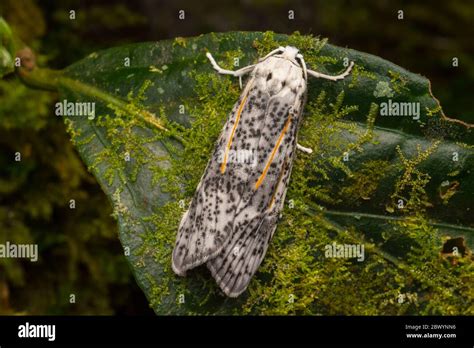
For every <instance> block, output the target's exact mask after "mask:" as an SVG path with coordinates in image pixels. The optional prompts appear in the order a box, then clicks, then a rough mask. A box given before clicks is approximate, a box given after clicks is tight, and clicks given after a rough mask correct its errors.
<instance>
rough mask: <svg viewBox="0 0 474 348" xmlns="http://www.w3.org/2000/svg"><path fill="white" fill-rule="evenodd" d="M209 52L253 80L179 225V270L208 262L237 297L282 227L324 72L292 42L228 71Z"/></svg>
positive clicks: (175, 254) (222, 284) (176, 263)
mask: <svg viewBox="0 0 474 348" xmlns="http://www.w3.org/2000/svg"><path fill="white" fill-rule="evenodd" d="M207 56H208V58H209V60H210V61H211V64H212V66H213V67H214V68H215V69H216V70H217V71H218V72H219V73H221V74H230V75H233V76H237V77H239V78H241V77H242V76H243V75H244V74H247V73H250V79H249V80H248V82H247V84H246V86H245V88H244V89H243V91H242V94H241V96H240V98H239V100H238V101H237V102H236V104H235V105H234V107H233V109H232V112H231V114H230V117H229V119H228V120H227V122H226V123H225V125H224V128H223V130H222V133H221V136H220V137H219V140H218V142H217V144H216V147H215V150H214V152H213V155H212V157H211V159H210V161H209V163H208V165H207V168H206V170H205V172H204V174H203V176H202V178H201V181H200V183H199V185H198V187H197V190H196V193H195V195H194V197H193V199H192V202H191V205H190V207H189V209H188V211H187V212H186V213H185V214H184V216H183V219H182V221H181V223H180V226H179V229H178V235H177V240H176V245H175V248H174V250H173V256H172V267H173V270H174V272H175V273H177V274H178V275H185V273H186V271H187V270H189V269H191V268H194V267H196V266H198V265H201V264H204V263H206V264H207V267H208V268H209V270H210V271H211V273H212V275H213V277H214V278H215V280H216V282H217V283H218V285H219V287H220V288H221V289H222V291H223V292H224V293H225V294H226V295H227V296H230V297H237V296H239V295H240V294H241V293H242V292H244V291H245V289H246V288H247V286H248V284H249V282H250V280H251V278H252V277H253V275H254V274H255V273H256V271H257V269H258V267H259V266H260V264H261V262H262V260H263V257H264V256H265V253H266V251H267V248H268V245H269V242H270V239H271V238H272V236H273V233H274V231H275V229H276V226H277V220H278V217H279V215H280V212H281V210H282V208H283V204H284V199H285V195H286V190H287V186H288V181H289V177H290V173H291V168H292V165H293V159H294V156H295V149H296V148H297V142H296V136H297V131H298V127H299V124H300V121H301V116H302V110H303V108H304V104H305V99H306V88H307V81H306V80H307V75H308V74H309V75H311V76H316V74H319V73H316V72H313V71H311V70H307V69H306V65H305V63H304V60H303V57H302V56H301V54H299V53H298V50H297V49H296V48H294V47H291V46H287V47H280V48H278V49H276V50H274V51H272V52H270V54H268V55H267V56H266V57H264V58H263V59H261V60H260V61H259V62H258V63H257V64H255V65H252V66H248V67H245V68H242V69H240V70H237V71H230V70H225V69H222V68H220V67H219V65H218V64H217V63H216V62H215V60H214V58H213V57H212V55H210V54H207ZM350 68H352V65H351V66H350V67H349V69H348V70H347V71H346V72H345V73H344V74H341V75H338V76H342V75H344V76H346V75H347V74H348V72H349V71H350ZM316 77H320V78H326V77H327V75H323V74H319V75H318V76H316ZM330 78H331V79H334V78H333V77H330ZM239 151H240V152H242V151H247V152H248V151H250V153H253V154H255V156H256V160H254V161H241V160H239V159H240V158H245V156H240V155H239Z"/></svg>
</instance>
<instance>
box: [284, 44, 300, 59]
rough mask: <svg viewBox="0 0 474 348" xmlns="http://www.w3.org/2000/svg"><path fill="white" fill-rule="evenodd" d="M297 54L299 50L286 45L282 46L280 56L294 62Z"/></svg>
mask: <svg viewBox="0 0 474 348" xmlns="http://www.w3.org/2000/svg"><path fill="white" fill-rule="evenodd" d="M298 54H299V51H298V49H297V48H296V47H293V46H286V47H282V52H281V56H282V57H283V58H285V59H288V60H292V61H294V62H296V61H297V60H296V56H297V55H298Z"/></svg>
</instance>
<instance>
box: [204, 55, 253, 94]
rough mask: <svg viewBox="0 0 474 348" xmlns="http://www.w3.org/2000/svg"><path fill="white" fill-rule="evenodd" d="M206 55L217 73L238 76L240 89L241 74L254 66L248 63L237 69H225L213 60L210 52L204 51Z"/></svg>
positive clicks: (249, 70)
mask: <svg viewBox="0 0 474 348" xmlns="http://www.w3.org/2000/svg"><path fill="white" fill-rule="evenodd" d="M206 57H207V58H208V59H209V60H210V61H211V64H212V67H213V68H214V69H215V70H216V71H217V72H218V73H219V74H223V75H232V76H235V77H238V78H239V84H240V88H241V89H242V76H243V75H245V74H247V73H249V72H251V71H252V70H253V68H254V67H255V64H252V65H248V66H246V67H243V68H241V69H239V70H236V71H233V70H227V69H223V68H221V67H220V66H219V64H217V62H216V61H215V59H214V57H213V56H212V54H210V53H209V52H207V53H206Z"/></svg>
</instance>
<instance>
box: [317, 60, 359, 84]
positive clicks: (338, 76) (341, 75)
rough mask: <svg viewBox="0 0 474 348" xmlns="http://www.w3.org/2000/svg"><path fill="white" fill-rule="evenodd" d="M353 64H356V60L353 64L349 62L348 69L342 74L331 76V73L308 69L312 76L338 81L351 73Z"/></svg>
mask: <svg viewBox="0 0 474 348" xmlns="http://www.w3.org/2000/svg"><path fill="white" fill-rule="evenodd" d="M353 66H354V62H351V64H349V67H348V68H347V69H346V71H344V72H343V73H342V74H340V75H335V76H331V75H326V74H322V73H319V72H317V71H314V70H308V75H311V76H313V77H317V78H322V79H326V80H331V81H337V80H342V79H343V78H345V77H346V76H347V75H349V73H350V72H351V70H352V67H353Z"/></svg>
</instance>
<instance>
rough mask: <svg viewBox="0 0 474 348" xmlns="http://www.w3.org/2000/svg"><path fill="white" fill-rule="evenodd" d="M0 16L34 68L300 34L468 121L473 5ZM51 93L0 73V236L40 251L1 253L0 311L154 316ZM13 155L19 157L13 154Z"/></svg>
mask: <svg viewBox="0 0 474 348" xmlns="http://www.w3.org/2000/svg"><path fill="white" fill-rule="evenodd" d="M70 10H74V11H75V12H76V19H75V20H70V19H69V11H70ZM179 10H184V11H185V19H184V20H179V19H178V11H179ZM289 10H293V11H294V13H295V19H294V20H289V19H288V11H289ZM399 10H402V11H403V16H404V19H403V20H400V19H398V11H399ZM0 15H1V16H2V17H4V18H5V19H6V21H7V22H8V23H9V24H10V25H11V26H12V29H13V30H14V31H15V33H16V34H17V35H18V36H19V37H20V38H21V39H22V40H23V41H24V42H25V43H27V44H28V45H29V46H30V47H32V48H33V49H34V50H35V51H36V52H37V53H38V61H39V65H41V66H48V67H51V68H55V69H61V68H64V67H66V66H68V65H69V64H72V63H74V62H75V61H77V60H79V59H81V58H83V57H85V56H86V55H88V54H89V53H91V52H93V51H96V50H99V49H105V48H108V47H112V46H117V45H122V44H126V43H133V42H142V41H156V40H162V39H170V38H174V37H176V36H194V35H199V34H202V33H207V32H210V31H215V32H223V31H230V30H251V31H266V30H272V31H275V32H279V33H288V34H289V33H292V32H294V31H296V30H298V31H300V32H301V33H303V34H313V35H319V36H321V37H328V38H329V42H330V43H332V44H335V45H339V46H347V47H350V48H353V49H356V50H360V51H364V52H368V53H371V54H374V55H377V56H380V57H382V58H385V59H387V60H390V61H392V62H394V63H396V64H398V65H400V66H403V67H404V68H406V69H408V70H410V71H412V72H415V73H419V74H422V75H424V76H426V77H428V78H429V79H430V80H431V82H432V87H433V92H434V94H435V96H436V97H437V98H438V99H440V101H441V105H443V108H444V111H445V113H446V114H447V115H448V116H450V117H456V118H460V119H463V120H465V121H468V122H473V121H474V115H473V114H472V112H471V110H472V108H473V104H474V103H473V100H472V99H473V98H472V94H473V92H474V62H473V50H474V45H473V39H472V38H473V37H474V26H473V25H472V19H473V18H474V2H472V1H430V2H429V5H428V4H427V2H422V1H388V0H386V1H370V2H369V1H349V0H345V1H344V0H332V1H280V0H262V1H250V0H242V1H233V2H225V1H209V0H199V1H171V0H167V1H152V0H137V1H112V0H108V1H73V0H65V1H34V0H22V1H18V0H2V2H1V3H0ZM453 57H457V58H458V59H459V67H457V68H454V67H453V66H452V58H453ZM56 98H57V96H56V95H55V94H53V93H48V92H43V91H34V90H30V89H28V88H26V87H24V86H23V85H22V84H21V82H20V81H18V79H17V78H16V77H15V76H8V77H6V78H5V79H3V80H0V243H4V242H5V241H6V240H9V241H11V242H15V243H37V244H38V245H39V248H40V255H41V258H40V260H39V261H38V262H36V263H31V262H29V261H28V260H15V259H0V314H152V312H151V310H150V309H149V307H148V304H147V301H146V299H145V297H144V295H143V294H142V292H141V290H140V289H139V288H138V286H137V285H136V283H135V281H134V279H133V276H132V274H131V272H130V270H129V268H128V265H127V263H126V261H125V258H124V257H123V254H122V253H123V251H122V248H121V246H120V243H119V241H118V238H117V229H116V226H115V222H114V220H113V219H112V217H111V216H110V214H111V208H110V206H109V203H108V201H107V199H106V197H105V195H104V194H103V193H102V191H101V190H100V188H99V186H98V184H97V183H96V181H95V179H94V178H93V177H92V176H91V175H90V174H89V173H88V172H87V169H86V168H85V167H84V165H83V164H82V162H81V160H80V159H79V157H78V155H77V153H76V151H75V150H74V149H73V147H72V145H71V144H70V142H69V137H68V135H67V134H66V132H65V127H64V125H63V123H62V120H60V119H58V118H56V117H53V104H54V102H55V101H56ZM17 151H19V152H21V153H22V162H21V165H19V164H18V163H17V162H14V161H13V158H14V153H15V152H17ZM72 198H73V199H75V200H76V209H74V210H71V209H69V200H70V199H72ZM70 294H75V296H76V303H74V304H71V303H69V296H70Z"/></svg>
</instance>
